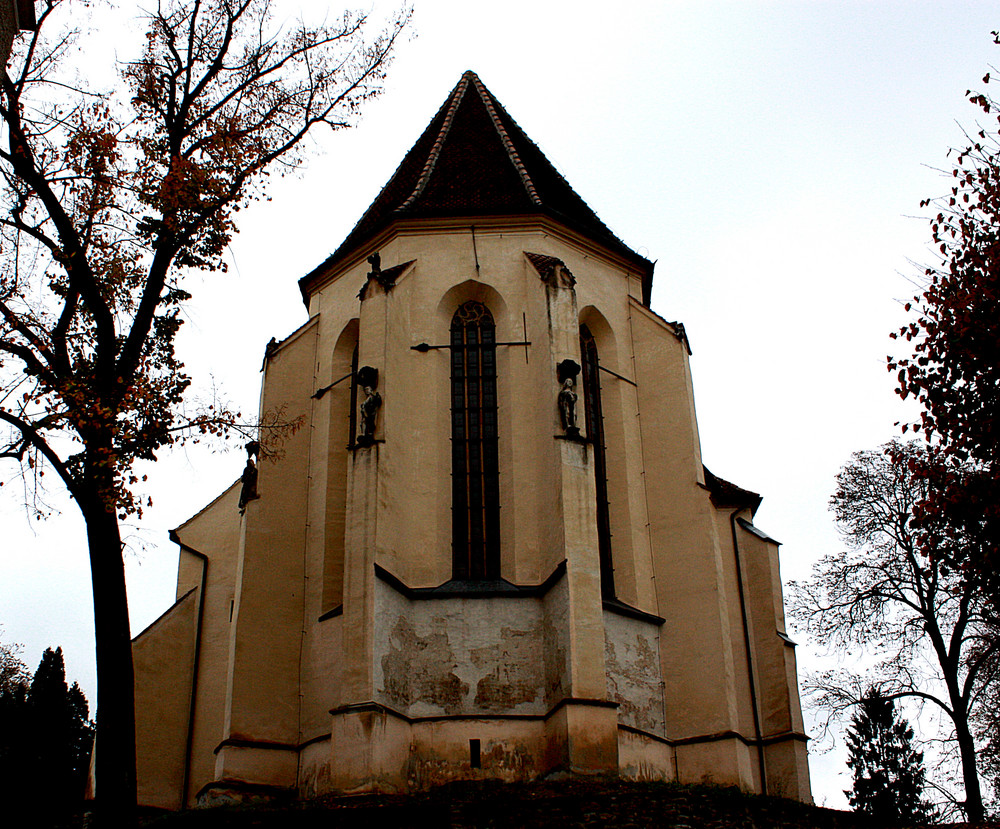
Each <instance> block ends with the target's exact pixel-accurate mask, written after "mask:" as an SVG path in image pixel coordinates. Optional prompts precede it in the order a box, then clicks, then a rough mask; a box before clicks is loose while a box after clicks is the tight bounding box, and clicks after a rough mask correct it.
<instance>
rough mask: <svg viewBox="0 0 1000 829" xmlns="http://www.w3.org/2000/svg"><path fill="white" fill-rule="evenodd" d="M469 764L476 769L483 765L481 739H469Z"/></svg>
mask: <svg viewBox="0 0 1000 829" xmlns="http://www.w3.org/2000/svg"><path fill="white" fill-rule="evenodd" d="M469 765H470V766H472V768H474V769H481V768H482V767H483V763H482V757H481V756H480V753H479V740H469Z"/></svg>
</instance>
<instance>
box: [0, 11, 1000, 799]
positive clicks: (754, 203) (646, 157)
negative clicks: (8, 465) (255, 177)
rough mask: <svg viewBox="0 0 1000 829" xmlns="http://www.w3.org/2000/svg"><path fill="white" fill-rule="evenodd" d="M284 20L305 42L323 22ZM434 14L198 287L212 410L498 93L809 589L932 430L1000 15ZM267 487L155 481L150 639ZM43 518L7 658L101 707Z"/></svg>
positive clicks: (836, 792)
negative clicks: (945, 265) (595, 219)
mask: <svg viewBox="0 0 1000 829" xmlns="http://www.w3.org/2000/svg"><path fill="white" fill-rule="evenodd" d="M119 5H120V6H122V7H126V6H129V5H131V4H130V3H128V2H121V3H120V4H119ZM138 5H141V4H138ZM275 5H276V6H277V7H278V8H279V9H280V10H282V11H283V12H286V13H287V14H289V15H291V16H294V15H295V14H297V9H298V8H299V7H300V6H304V7H306V8H307V9H308V10H309V12H310V13H311V14H314V13H315V11H316V8H317V7H318V6H319V5H320V4H319V3H318V2H317V0H275ZM415 5H416V13H415V16H414V22H413V31H414V32H415V34H416V37H415V38H414V39H412V40H411V41H409V42H407V43H404V44H403V45H402V46H401V47H400V49H399V51H398V53H397V58H396V62H395V64H394V67H393V69H392V71H391V74H390V78H389V82H388V84H387V88H386V92H385V95H384V96H383V97H382V98H381V99H379V100H377V101H375V102H374V103H372V104H371V105H370V107H369V108H368V110H367V112H366V113H365V115H364V118H363V120H362V123H361V125H360V126H359V127H358V128H357V129H356V130H353V131H351V132H340V133H335V134H329V133H327V134H321V135H317V137H316V149H317V152H318V153H320V155H318V157H316V158H314V159H313V160H312V161H311V163H310V164H309V165H308V168H307V169H305V170H304V171H303V172H302V174H301V175H300V176H298V177H295V178H290V179H284V180H281V181H278V182H277V183H276V184H275V185H274V186H273V187H272V188H271V195H272V201H270V202H268V203H262V204H260V205H259V206H256V207H254V208H253V209H251V210H249V211H247V212H246V213H244V214H243V216H242V224H241V227H242V231H243V232H242V233H241V235H240V236H239V237H237V239H236V240H235V241H234V243H233V245H232V251H231V267H230V270H229V273H227V274H218V275H212V276H209V277H201V276H199V277H196V278H195V279H193V280H192V281H191V283H190V285H189V286H188V287H189V290H191V292H192V293H193V294H194V300H193V301H192V303H191V304H190V307H189V309H188V324H187V325H185V326H184V330H183V331H182V336H181V344H180V348H181V351H182V355H183V356H184V357H185V359H186V360H187V362H188V366H189V368H190V369H191V371H192V373H193V375H194V377H195V379H196V385H200V387H201V388H202V389H207V388H209V387H210V386H211V385H212V384H213V383H214V384H215V385H216V386H217V387H219V388H221V389H222V390H223V391H224V393H226V394H227V395H228V397H229V398H230V399H232V400H234V401H236V402H237V403H238V404H239V405H240V406H241V407H242V408H243V409H244V410H245V411H255V410H256V406H257V395H258V392H259V382H260V375H259V374H258V369H259V367H260V358H261V356H262V354H263V349H264V344H265V343H266V342H267V341H268V340H269V339H270V338H271V337H272V336H275V337H278V338H279V339H280V338H281V337H283V336H285V335H286V334H288V333H289V332H291V331H292V330H293V329H294V328H296V327H297V326H298V325H300V324H301V323H302V322H303V321H304V320H305V317H306V314H305V309H304V307H303V305H302V302H301V299H300V296H299V291H298V287H297V285H296V281H297V279H298V278H299V277H300V276H302V275H303V274H304V273H306V272H307V271H309V270H311V269H312V268H313V267H315V266H316V265H317V264H319V263H320V262H321V261H322V260H323V259H324V258H325V257H326V256H327V254H329V253H330V252H332V251H333V250H334V249H335V248H336V247H337V245H338V244H339V243H340V242H341V241H342V239H343V238H344V237H345V236H346V234H347V232H348V231H349V230H350V229H351V227H352V226H353V225H354V223H355V222H356V221H357V219H358V218H359V217H360V216H361V214H362V212H363V211H364V209H365V208H366V207H367V206H368V204H369V203H370V202H371V201H372V199H373V198H374V197H375V195H376V194H377V193H378V191H379V189H380V188H381V186H382V185H383V184H384V183H385V182H386V181H387V180H388V178H389V176H390V175H391V174H392V172H393V171H394V169H395V167H396V165H397V164H398V163H399V161H400V160H401V159H402V157H403V155H404V154H405V152H406V150H407V149H408V148H409V147H410V146H411V145H412V143H413V142H414V141H415V140H416V138H417V137H418V135H419V134H420V133H421V131H422V130H423V128H424V127H425V126H426V125H427V123H428V122H429V121H430V119H431V117H432V116H433V115H434V113H435V112H436V111H437V108H438V107H439V106H440V104H441V102H442V101H443V100H444V98H445V96H446V95H447V94H448V92H449V91H450V90H451V88H452V87H453V86H454V85H455V83H457V81H458V79H459V77H460V75H461V73H462V72H463V71H464V70H465V69H473V70H474V71H476V72H477V73H478V74H479V76H480V78H481V79H482V81H483V82H484V83H485V84H486V86H487V87H488V88H489V89H490V90H491V91H492V92H493V93H494V94H495V95H496V96H497V98H498V99H499V100H500V101H501V103H503V105H504V107H505V108H506V109H507V111H508V112H509V113H510V114H511V116H512V117H513V118H514V119H515V120H516V121H517V122H518V123H519V124H520V125H521V127H522V128H523V129H524V130H525V131H526V132H527V134H528V135H529V136H530V137H531V138H532V139H533V140H534V141H535V142H536V143H537V144H538V145H539V146H540V147H541V149H542V151H543V152H545V154H546V155H547V156H548V157H549V159H550V160H551V161H552V162H553V163H554V164H555V166H556V167H557V168H558V169H559V170H560V172H562V173H563V175H564V176H565V177H566V178H567V179H568V180H569V182H570V183H571V184H572V185H573V187H574V188H575V189H576V190H577V192H579V193H580V195H581V196H583V198H584V199H585V200H586V201H587V202H588V203H589V204H590V206H591V207H592V208H593V209H594V210H595V211H596V212H597V214H598V215H599V216H600V217H601V218H602V219H603V220H604V221H605V223H606V224H607V225H608V226H609V227H610V228H611V229H612V230H613V231H614V232H615V233H616V234H618V236H619V237H620V238H622V239H623V240H624V241H625V242H626V243H627V244H629V245H630V246H631V247H633V248H634V249H636V250H638V251H639V252H640V253H642V254H644V255H645V256H647V257H648V258H649V259H653V260H656V261H657V268H656V282H655V288H654V292H653V303H652V305H653V309H654V310H655V311H657V312H658V313H659V314H661V315H662V316H664V317H666V318H667V319H670V320H680V321H682V322H683V323H684V324H685V326H686V327H687V331H688V334H689V336H690V339H691V344H692V347H693V350H694V356H693V357H692V371H693V375H694V383H695V395H696V402H697V407H698V417H699V423H700V426H701V440H702V450H703V454H704V459H705V463H706V464H707V465H708V466H709V467H710V468H711V469H712V471H713V472H715V473H716V474H718V475H721V476H723V477H725V478H727V479H729V480H732V481H733V482H735V483H737V484H739V485H740V486H743V487H745V488H748V489H753V490H755V491H758V492H760V493H762V494H763V495H764V503H763V506H762V507H761V509H760V511H759V512H758V514H757V519H756V523H757V524H758V525H759V526H760V527H761V528H762V529H764V530H765V531H766V532H768V533H769V534H771V535H773V536H774V537H776V538H778V539H780V540H781V541H783V542H784V546H783V547H782V567H783V575H784V576H785V579H786V581H787V580H788V579H791V578H802V577H805V576H807V575H808V572H809V568H810V567H811V564H812V562H814V561H815V560H816V559H817V558H819V557H820V556H821V555H823V554H826V553H831V552H836V551H838V550H839V549H840V542H839V541H838V538H837V535H836V532H835V529H834V527H833V526H832V522H831V518H830V515H829V514H828V512H827V509H826V503H827V499H828V497H829V495H830V492H831V491H832V489H833V477H834V475H835V474H836V472H837V470H838V469H839V467H840V466H841V464H842V463H843V462H844V461H846V460H847V458H848V456H849V455H850V453H851V452H853V451H856V450H859V449H865V448H871V447H874V446H876V445H878V444H879V443H881V442H883V441H885V440H887V439H888V438H890V437H893V436H895V435H896V434H898V429H897V427H895V426H894V423H895V422H896V421H898V420H900V419H905V418H907V417H908V416H912V412H910V413H909V414H908V412H907V410H905V409H903V408H902V407H901V404H899V403H898V402H897V399H896V398H895V396H894V394H893V384H892V380H891V377H890V376H889V375H888V373H887V372H886V369H885V357H886V354H887V353H889V351H890V350H891V349H892V344H891V343H890V340H889V337H888V335H889V332H890V331H891V330H893V329H894V328H895V327H897V326H898V324H899V323H900V321H901V320H902V319H903V313H902V310H901V308H900V305H899V302H898V300H900V299H906V298H908V297H909V296H910V295H911V294H912V292H913V290H914V288H913V286H912V285H911V283H910V282H909V281H908V280H909V279H910V278H911V277H913V276H914V275H915V274H916V273H917V269H916V268H915V267H914V266H913V265H911V261H917V262H926V261H928V259H929V258H930V257H931V252H930V250H929V247H928V244H927V243H928V240H929V232H928V228H927V224H926V222H925V221H923V220H922V219H920V218H916V217H918V216H919V215H920V214H921V211H920V210H919V206H918V205H919V201H920V199H921V198H924V197H926V196H933V195H937V194H939V193H941V192H943V191H945V190H946V189H947V185H946V183H945V182H944V180H943V179H942V178H941V175H940V173H939V172H937V171H936V169H935V168H939V167H943V166H945V164H946V163H947V160H946V158H945V152H946V150H947V148H948V147H949V146H953V145H956V144H958V143H960V142H961V140H962V133H961V131H960V129H959V126H958V123H961V124H964V125H966V126H971V125H973V124H974V119H975V116H976V111H975V110H974V109H973V107H972V106H970V105H969V104H967V103H966V102H965V101H964V97H963V92H964V91H965V90H966V89H967V88H969V87H973V86H977V85H981V83H980V79H981V77H982V75H983V74H985V72H986V71H987V69H988V68H989V65H990V63H991V61H992V62H998V58H1000V49H998V47H996V46H994V45H993V43H992V39H991V37H990V32H991V30H992V29H994V28H997V27H998V25H1000V19H998V15H997V10H996V4H995V3H987V2H953V3H941V2H919V1H918V0H913V2H901V1H897V2H893V1H892V0H871V2H849V1H846V0H830V2H823V0H813V1H812V2H808V1H807V0H799V1H798V2H792V1H791V0H788V1H787V2H753V1H752V0H746V1H745V2H729V3H722V2H705V0H700V1H699V2H695V0H691V2H676V1H674V0H656V1H655V2H639V0H619V2H617V3H614V4H592V5H588V4H585V3H578V2H569V1H568V0H558V2H557V0H507V2H504V3H496V4H493V3H472V2H468V0H416V4H415ZM331 8H332V13H336V12H337V10H338V8H339V7H338V6H332V7H331ZM391 8H392V4H389V3H383V2H382V0H375V2H374V9H375V11H376V13H381V12H385V11H387V10H389V9H391ZM589 8H592V9H593V10H592V11H589V10H588V9H589ZM139 30H140V29H139V27H138V26H132V27H131V29H129V28H128V27H123V28H117V29H116V28H114V27H113V26H111V25H110V24H106V23H102V26H101V32H102V34H101V35H100V36H97V35H95V36H92V37H91V39H90V40H89V43H90V44H93V46H94V51H93V56H92V58H90V59H89V60H90V61H92V62H93V63H92V65H93V68H94V70H95V72H97V71H98V70H99V69H100V68H102V67H103V66H104V65H106V64H107V63H108V62H109V61H110V59H111V55H112V53H113V50H117V51H118V54H119V55H121V56H125V55H127V54H128V53H129V52H130V51H131V50H132V48H133V47H132V46H131V45H130V44H132V43H133V42H135V40H136V33H137V32H138V31H139ZM110 32H117V34H115V35H114V36H113V37H110V36H109V33H110ZM243 460H244V456H243V454H242V452H240V451H233V452H229V453H225V452H222V451H218V450H216V451H214V452H213V451H208V450H205V449H189V450H186V451H179V452H177V453H175V454H173V455H172V456H169V457H165V458H164V459H163V460H162V461H161V463H159V464H157V465H156V466H155V468H153V469H151V470H149V474H150V476H151V479H152V484H151V488H150V492H151V494H152V497H153V500H154V507H153V509H151V510H149V511H148V512H147V517H146V520H145V521H144V522H143V523H142V526H141V527H135V528H133V529H132V531H131V535H130V552H129V559H128V564H129V588H130V603H131V614H132V623H133V633H137V632H139V631H140V630H141V629H142V628H143V627H145V626H146V625H147V624H148V623H149V622H151V621H152V620H153V619H155V618H156V617H157V616H158V615H159V614H160V613H161V612H162V611H163V610H165V609H166V608H167V607H168V606H169V605H170V603H171V601H172V600H173V592H174V579H175V575H176V560H177V551H176V548H174V546H173V545H171V544H170V543H169V541H168V540H167V531H168V530H169V529H170V528H172V527H175V526H177V525H178V524H179V523H181V522H182V521H183V520H184V519H185V518H187V517H188V516H189V515H190V514H192V513H193V512H195V511H197V510H198V509H199V508H200V507H202V506H203V505H204V504H205V503H207V502H208V501H209V500H211V498H213V497H214V496H215V495H216V494H217V493H218V492H219V491H221V490H222V489H223V488H224V487H226V486H227V485H228V484H229V483H231V482H232V481H233V480H234V479H236V478H237V477H238V476H239V473H240V471H241V469H242V466H243ZM9 478H10V470H9V469H7V470H4V469H0V480H9ZM21 494H22V492H21V490H19V489H18V487H17V486H16V485H15V484H8V485H7V486H4V487H3V489H2V490H0V568H2V569H0V572H2V577H0V626H2V628H3V631H2V633H0V637H2V639H3V640H4V641H8V642H11V641H12V642H19V643H22V644H23V645H24V652H23V657H24V660H25V661H26V662H27V663H28V664H29V665H30V666H31V667H32V668H34V666H35V665H37V662H38V660H39V658H40V656H41V651H42V650H43V649H44V648H45V647H47V646H49V645H52V646H55V645H61V646H62V647H63V649H64V651H65V654H66V661H67V667H68V673H69V674H70V677H71V678H76V679H78V680H79V681H80V683H81V685H82V686H83V687H84V690H85V691H86V693H87V696H88V698H89V699H90V700H91V701H92V702H93V700H94V699H95V692H96V680H95V675H94V667H93V641H92V636H93V620H92V611H91V608H90V594H89V578H90V577H89V568H88V565H87V556H86V547H85V538H84V534H83V530H82V523H81V521H80V519H79V518H78V516H77V515H76V514H75V512H74V510H75V508H74V507H73V505H72V504H67V503H66V502H65V501H64V500H63V499H62V497H61V495H60V494H59V493H58V492H52V493H51V495H50V499H49V500H50V501H51V504H52V506H53V508H54V510H56V514H53V515H52V517H50V518H49V519H48V520H47V521H44V522H40V523H39V522H35V521H29V520H28V519H27V518H25V514H24V510H23V509H22V508H21V506H20V504H21V501H20V500H19V498H20V496H21ZM800 641H802V640H801V637H800ZM799 659H800V671H801V670H807V669H809V667H810V666H815V665H817V664H819V659H818V657H817V655H816V654H815V653H814V652H813V650H812V649H811V648H810V646H809V643H808V642H805V641H802V644H801V647H800V648H799ZM811 763H812V767H813V785H814V791H815V795H816V799H817V802H818V803H826V804H827V805H830V806H843V805H844V803H845V802H844V799H843V795H842V793H841V791H842V790H843V789H844V788H847V787H848V786H849V784H850V780H849V777H848V776H847V773H846V769H845V768H844V767H843V761H842V757H841V756H840V755H837V754H832V755H826V756H821V757H813V758H812V760H811Z"/></svg>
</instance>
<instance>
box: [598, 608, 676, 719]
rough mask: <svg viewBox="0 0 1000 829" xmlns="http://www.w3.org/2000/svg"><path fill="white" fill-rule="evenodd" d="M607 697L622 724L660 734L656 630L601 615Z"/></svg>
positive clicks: (631, 621)
mask: <svg viewBox="0 0 1000 829" xmlns="http://www.w3.org/2000/svg"><path fill="white" fill-rule="evenodd" d="M604 631H605V634H604V659H605V666H606V670H607V678H608V685H607V687H608V698H609V699H611V700H614V701H615V702H617V703H618V719H619V721H620V722H622V723H625V724H626V725H631V726H633V727H634V728H641V729H643V730H644V731H649V732H652V733H654V734H662V733H663V727H664V715H663V692H662V686H661V683H660V676H661V674H660V660H659V654H658V653H657V649H656V631H655V628H653V627H652V626H651V625H649V624H648V623H646V622H640V621H638V620H635V619H625V618H622V617H620V616H618V615H617V614H611V613H605V614H604Z"/></svg>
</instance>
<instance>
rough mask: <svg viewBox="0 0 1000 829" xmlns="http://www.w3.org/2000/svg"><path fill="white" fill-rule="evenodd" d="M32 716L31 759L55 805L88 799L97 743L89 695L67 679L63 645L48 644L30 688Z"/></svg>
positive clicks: (29, 704) (29, 696)
mask: <svg viewBox="0 0 1000 829" xmlns="http://www.w3.org/2000/svg"><path fill="white" fill-rule="evenodd" d="M28 721H29V723H30V726H31V730H32V735H33V738H32V740H31V747H30V759H28V761H27V764H28V766H29V767H31V768H32V771H33V773H34V774H37V775H41V776H42V779H45V780H46V784H45V789H46V791H47V792H48V793H49V794H48V797H49V800H50V803H51V804H52V805H53V806H57V807H59V808H64V807H68V806H69V807H71V806H74V805H76V804H77V803H79V802H80V801H81V800H82V799H83V791H84V786H85V785H86V780H87V769H88V768H89V763H90V749H91V745H92V743H93V729H92V727H91V724H90V717H89V710H88V706H87V700H86V698H85V697H84V695H83V691H81V690H80V686H79V685H77V684H76V683H75V682H74V683H73V687H72V688H70V687H69V686H68V685H67V684H66V668H65V665H64V663H63V654H62V648H56V649H55V650H52V648H47V649H46V650H45V653H43V654H42V661H41V662H40V663H39V665H38V670H37V671H35V675H34V677H32V680H31V687H30V688H29V690H28Z"/></svg>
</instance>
